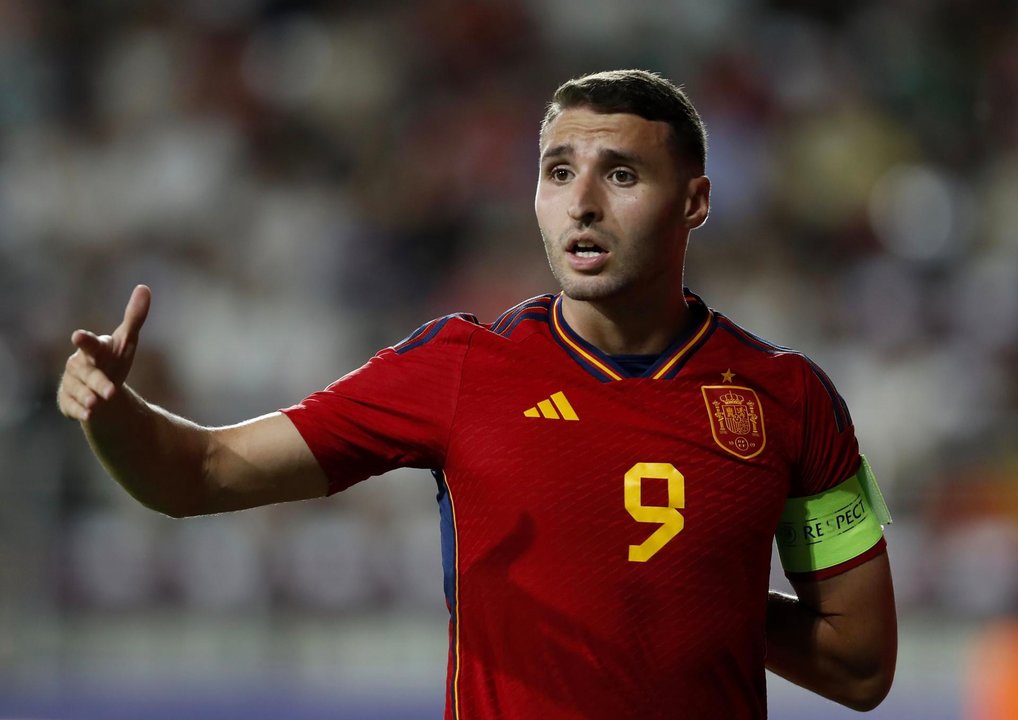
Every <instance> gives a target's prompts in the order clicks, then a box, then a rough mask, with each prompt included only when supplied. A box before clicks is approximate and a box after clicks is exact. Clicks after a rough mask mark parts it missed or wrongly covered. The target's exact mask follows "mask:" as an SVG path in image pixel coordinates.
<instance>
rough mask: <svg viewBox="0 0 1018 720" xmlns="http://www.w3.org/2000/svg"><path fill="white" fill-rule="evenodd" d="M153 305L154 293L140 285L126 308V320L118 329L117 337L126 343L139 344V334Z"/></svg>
mask: <svg viewBox="0 0 1018 720" xmlns="http://www.w3.org/2000/svg"><path fill="white" fill-rule="evenodd" d="M151 304H152V291H151V290H150V289H149V287H148V286H147V285H138V286H137V287H136V288H134V292H132V293H131V299H130V300H128V301H127V307H126V308H124V320H123V322H121V323H120V327H118V328H117V330H116V332H115V333H114V334H115V335H118V336H121V339H122V340H123V341H124V342H125V343H130V344H132V345H135V344H137V342H138V333H139V332H140V331H141V326H142V325H144V324H145V318H147V317H148V309H149V306H150V305H151Z"/></svg>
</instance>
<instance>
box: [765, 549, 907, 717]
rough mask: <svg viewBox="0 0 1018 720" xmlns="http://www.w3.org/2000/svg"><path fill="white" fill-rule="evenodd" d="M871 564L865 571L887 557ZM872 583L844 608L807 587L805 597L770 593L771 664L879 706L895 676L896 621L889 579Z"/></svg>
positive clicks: (801, 680) (833, 693) (822, 690)
mask: <svg viewBox="0 0 1018 720" xmlns="http://www.w3.org/2000/svg"><path fill="white" fill-rule="evenodd" d="M871 563H872V564H874V565H875V567H871V568H867V569H866V571H867V572H870V571H878V570H880V566H881V565H884V566H886V556H885V557H883V558H878V559H876V560H874V561H871ZM837 581H838V578H834V579H832V580H829V581H825V582H837ZM871 588H872V592H871V593H870V596H869V597H868V598H864V599H862V601H861V603H859V604H855V603H853V604H852V605H849V606H845V607H823V605H822V604H821V603H818V602H816V599H815V598H813V597H811V596H810V594H809V593H808V592H807V593H803V592H800V595H804V594H805V598H803V599H800V598H795V597H790V596H787V595H781V594H779V593H773V592H772V593H771V594H770V596H769V598H768V602H767V668H768V669H769V670H771V671H772V672H774V673H776V674H777V675H780V676H781V677H783V678H785V679H786V680H789V681H790V682H793V683H795V684H796V685H800V686H802V687H804V688H806V689H808V690H811V691H813V692H815V693H817V694H819V695H822V696H824V697H826V698H829V699H831V700H834V701H835V702H838V703H841V704H843V705H846V706H848V707H851V708H853V709H855V710H869V709H872V708H874V707H876V706H877V705H878V704H879V703H880V702H881V700H883V698H884V697H885V696H886V694H887V692H888V691H889V690H890V686H891V682H892V680H893V677H894V666H895V659H896V656H897V626H896V623H895V619H894V598H893V592H892V591H891V589H890V584H889V583H888V584H887V585H886V586H884V585H878V584H875V583H874V584H872V585H871ZM863 605H868V607H864V606H863Z"/></svg>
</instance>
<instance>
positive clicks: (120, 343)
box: [57, 285, 152, 421]
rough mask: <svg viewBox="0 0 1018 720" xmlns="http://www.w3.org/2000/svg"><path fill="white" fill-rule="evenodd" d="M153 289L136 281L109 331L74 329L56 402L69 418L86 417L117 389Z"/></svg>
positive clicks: (126, 370) (135, 346)
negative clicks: (71, 351)
mask: <svg viewBox="0 0 1018 720" xmlns="http://www.w3.org/2000/svg"><path fill="white" fill-rule="evenodd" d="M151 302H152V291H151V290H149V288H148V287H147V286H145V285H138V286H137V287H136V288H135V289H134V292H132V293H131V299H130V300H128V301H127V307H126V308H125V309H124V319H123V321H122V322H121V323H120V325H118V326H117V329H116V330H114V331H113V334H112V335H95V334H94V333H91V332H89V331H88V330H75V331H74V333H72V334H71V342H72V343H74V346H75V348H77V349H76V350H75V352H74V354H72V355H71V356H70V357H69V358H67V364H66V366H65V368H64V374H63V376H62V377H61V378H60V388H59V389H58V390H57V405H58V406H59V407H60V412H62V413H63V414H64V415H66V416H67V417H69V418H72V419H74V420H80V421H87V420H89V419H90V418H91V416H92V411H93V410H94V409H95V408H96V407H98V406H99V405H100V404H101V403H104V402H106V401H108V400H110V399H111V398H113V397H114V395H115V394H116V393H117V390H118V388H119V387H120V386H121V385H123V383H124V380H125V379H126V378H127V374H128V372H130V370H131V364H132V363H133V362H134V351H135V349H136V348H137V347H138V334H139V332H140V331H141V326H142V325H143V324H144V323H145V318H146V317H147V316H148V309H149V305H150V304H151Z"/></svg>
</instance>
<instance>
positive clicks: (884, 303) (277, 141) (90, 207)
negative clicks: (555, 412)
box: [0, 0, 1018, 674]
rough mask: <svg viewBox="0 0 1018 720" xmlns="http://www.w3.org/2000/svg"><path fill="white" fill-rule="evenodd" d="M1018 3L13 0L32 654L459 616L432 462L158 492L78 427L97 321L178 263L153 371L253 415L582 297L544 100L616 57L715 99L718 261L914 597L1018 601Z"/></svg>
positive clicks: (10, 103) (9, 245) (19, 517)
mask: <svg viewBox="0 0 1018 720" xmlns="http://www.w3.org/2000/svg"><path fill="white" fill-rule="evenodd" d="M1016 15H1018V10H1016V6H1015V5H1014V3H1013V2H1008V1H1007V0H964V1H963V0H923V1H920V0H885V1H883V2H857V3H812V2H808V1H807V0H712V2H709V3H684V2H664V1H663V0H653V1H652V0H646V1H641V2H628V3H616V2H612V1H611V0H511V1H507V2H488V1H480V0H474V1H471V0H420V1H415V2H396V1H395V0H389V1H378V0H376V1H373V2H366V1H363V0H360V1H358V0H347V1H345V2H343V1H340V2H325V1H324V0H320V1H314V0H305V1H304V2H271V1H269V0H221V1H219V2H206V1H205V0H178V1H177V2H169V1H168V0H154V1H151V2H144V3H139V2H129V1H127V0H91V1H85V0H80V1H78V2H61V3H49V2H35V1H33V0H0V458H2V463H0V674H2V673H3V672H4V670H5V669H6V670H10V668H11V667H14V666H15V665H17V664H19V663H24V662H25V660H26V657H29V659H30V658H31V656H32V654H33V653H36V652H39V651H38V650H37V648H38V647H40V645H39V644H37V642H36V640H37V639H38V638H39V637H46V638H50V639H52V638H51V636H52V635H53V632H56V631H52V628H54V627H59V626H60V625H59V622H60V621H62V620H65V619H67V618H74V617H77V616H80V615H82V614H94V613H100V614H101V613H112V612H125V611H132V612H137V613H142V614H144V613H156V612H165V611H167V610H168V609H169V610H174V609H176V610H180V609H184V610H186V611H187V612H209V613H228V614H230V615H231V616H236V615H238V614H239V615H243V614H245V613H246V614H250V615H251V616H252V617H260V618H264V617H273V616H274V614H278V613H286V612H293V611H297V612H324V613H336V614H340V615H342V614H353V615H356V614H358V613H364V612H368V611H374V610H376V609H377V608H379V607H382V608H386V607H393V608H401V609H403V610H407V611H413V610H414V609H423V610H425V611H427V610H429V609H435V608H437V609H438V611H439V612H441V569H440V566H439V563H438V514H437V509H436V506H435V505H434V500H433V495H434V490H435V488H434V482H433V480H432V479H431V477H430V475H429V474H428V473H426V472H410V471H407V472H400V473H394V474H393V475H392V476H391V477H389V478H386V479H384V480H382V481H381V482H375V481H368V482H366V483H364V484H363V485H362V486H358V487H357V488H354V489H352V490H351V491H349V492H348V493H345V494H344V495H345V496H341V497H337V498H333V499H331V500H328V501H322V502H313V503H302V504H299V505H293V506H285V507H278V508H272V509H266V510H260V511H254V512H251V513H243V514H238V515H233V516H222V517H217V518H211V519H204V520H195V521H170V520H168V519H166V518H162V517H160V516H158V515H156V514H155V513H151V512H148V511H146V510H144V509H143V508H141V507H140V506H138V505H136V504H135V503H134V502H133V500H131V499H130V498H128V497H127V496H126V494H125V493H124V492H123V491H122V490H121V489H120V488H119V487H118V486H117V485H116V484H115V483H114V482H113V481H111V480H110V479H109V478H108V477H107V476H106V475H105V473H104V472H103V471H102V469H101V468H100V467H99V466H98V464H97V463H96V462H95V460H94V459H93V458H92V457H91V455H90V453H89V452H88V449H87V446H86V444H85V441H84V439H83V438H82V436H81V433H80V431H79V429H78V427H77V426H76V424H74V423H71V422H69V421H66V420H64V419H62V418H61V417H59V415H58V413H57V411H56V408H55V403H54V399H53V398H54V395H55V383H56V381H57V379H58V378H59V374H60V372H61V370H62V365H63V362H64V359H65V358H66V356H67V355H68V354H69V353H70V351H71V346H70V343H69V335H70V333H71V331H72V330H73V329H75V328H77V327H86V328H90V329H95V330H101V331H109V330H111V329H112V328H113V327H114V326H115V324H116V323H117V322H119V318H120V313H121V312H122V308H123V305H124V303H125V302H126V300H127V297H128V296H129V294H130V290H131V288H132V287H133V285H134V284H136V283H139V282H144V283H146V284H148V285H150V286H151V288H152V290H153V307H152V312H151V314H150V316H149V322H148V324H147V325H146V327H145V328H144V330H143V334H142V345H141V351H140V353H139V356H138V360H137V362H136V367H135V370H134V374H133V375H132V379H131V383H132V385H134V386H135V387H136V388H137V389H138V390H139V391H140V392H141V393H142V394H143V395H145V396H146V397H147V398H149V399H151V400H153V401H154V402H157V403H159V404H163V405H165V406H167V407H168V408H170V409H172V410H174V411H175V412H179V413H181V414H183V415H185V416H187V417H190V418H192V419H194V420H196V421H198V422H202V423H206V424H225V423H231V422H236V421H239V420H242V419H245V418H248V417H253V416H255V415H259V414H262V413H265V412H270V411H272V410H275V409H277V408H279V407H285V406H287V405H290V404H293V403H295V402H297V401H299V400H300V399H301V398H302V397H304V396H305V395H306V394H308V393H310V392H312V391H314V390H316V389H318V388H321V387H323V386H325V385H327V384H328V383H329V382H331V381H332V380H334V379H335V378H337V377H339V376H341V375H343V374H345V373H346V372H348V371H350V370H352V369H354V368H355V367H357V366H358V365H360V364H361V363H362V362H363V361H364V360H366V359H367V358H368V357H369V356H370V355H371V354H372V353H373V352H375V351H376V350H377V349H378V348H380V347H384V346H387V345H391V344H393V343H395V342H397V341H399V340H400V339H401V338H402V337H404V336H405V335H407V334H408V333H410V332H411V331H412V330H413V329H414V328H415V327H417V326H419V325H420V324H421V323H423V322H425V321H426V320H428V319H429V318H431V317H434V316H438V315H444V314H447V313H450V312H454V311H461V310H464V311H470V312H474V313H476V314H477V315H478V316H479V317H480V319H481V320H482V321H491V320H493V319H494V318H495V317H496V316H497V314H498V313H499V312H500V311H501V310H502V309H505V308H507V307H509V306H510V305H512V304H515V303H516V302H517V301H519V300H521V299H524V298H526V297H529V296H531V295H535V294H538V293H541V292H549V291H554V290H555V289H556V288H555V285H554V281H553V279H552V278H551V275H550V273H549V272H548V270H547V267H546V262H545V259H544V256H543V251H542V249H541V246H540V238H539V235H538V232H537V227H536V223H535V221H534V219H533V211H532V197H533V191H534V183H535V180H536V172H537V130H538V124H539V121H540V118H541V116H542V115H543V111H544V104H545V103H546V102H547V99H548V97H549V96H550V95H551V93H552V92H553V91H554V89H555V87H556V86H557V85H558V84H559V83H560V82H561V81H563V80H565V79H567V78H569V77H572V76H575V75H578V74H580V73H583V72H587V71H593V70H599V69H607V68H612V67H643V68H647V69H652V70H657V71H659V72H661V73H662V74H663V75H665V76H666V77H669V78H671V79H673V80H675V81H677V82H679V83H681V84H683V85H684V87H685V88H686V90H687V92H688V93H689V94H690V96H691V97H692V99H693V101H694V103H695V104H696V105H697V107H698V108H699V109H700V111H701V113H702V115H703V117H704V120H705V122H706V125H707V129H708V133H709V137H710V147H709V152H708V162H707V165H708V174H709V175H710V177H711V179H712V182H713V194H712V201H713V202H712V212H711V217H710V220H709V221H708V223H707V225H706V226H705V227H704V228H703V229H701V230H699V231H697V232H696V233H694V235H693V240H692V245H691V249H690V254H689V259H688V266H687V275H686V282H687V284H688V285H689V286H690V287H691V288H692V289H693V290H694V291H696V292H698V293H699V294H700V295H702V296H703V297H704V299H705V300H706V301H707V302H708V304H710V305H712V306H713V307H715V308H717V309H719V310H721V311H722V312H724V313H725V314H726V315H728V316H729V317H731V318H733V319H734V320H735V321H736V322H739V323H740V324H743V325H745V326H747V327H748V328H750V329H752V330H753V331H754V332H757V333H758V334H760V335H763V336H764V337H767V338H768V339H770V340H772V341H774V342H777V343H779V344H782V345H789V346H793V347H796V348H798V349H801V350H803V351H804V352H806V353H807V354H808V355H810V356H811V357H812V358H813V359H815V360H816V361H817V362H819V363H820V364H821V365H822V366H823V367H824V368H825V369H826V370H827V371H828V373H829V375H831V377H832V378H833V380H834V381H835V383H836V384H837V385H838V387H839V389H840V391H841V393H842V395H843V396H844V397H845V398H846V400H847V402H848V404H849V407H850V408H851V410H852V413H853V417H854V420H855V422H856V425H857V431H858V435H859V437H860V442H861V445H862V447H863V450H864V452H865V453H866V454H867V456H868V457H869V459H870V461H871V463H872V465H873V466H874V468H875V469H876V471H877V474H878V477H879V478H880V480H881V483H882V487H883V489H884V492H885V495H886V496H887V499H888V502H889V504H890V505H891V508H892V512H893V513H894V515H895V518H896V522H895V525H894V526H893V527H892V528H891V529H890V530H889V532H888V537H889V545H890V547H891V553H892V562H893V566H894V571H895V579H896V585H897V590H898V595H899V602H900V605H901V608H902V612H903V613H909V612H923V613H934V614H938V613H939V614H943V615H945V616H948V615H950V616H952V617H962V618H975V619H982V618H989V617H995V616H1004V615H1007V614H1009V613H1011V612H1013V611H1015V610H1016V609H1018V422H1016V420H1018V381H1016V380H1018V375H1016V373H1015V365H1016V363H1018V29H1016V28H1018V22H1016V21H1018V17H1016ZM33 628H35V629H33ZM39 628H48V630H45V631H44V630H40V629H39ZM54 642H56V645H59V642H58V641H54ZM44 645H45V643H44Z"/></svg>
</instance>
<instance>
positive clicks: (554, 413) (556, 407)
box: [523, 391, 580, 420]
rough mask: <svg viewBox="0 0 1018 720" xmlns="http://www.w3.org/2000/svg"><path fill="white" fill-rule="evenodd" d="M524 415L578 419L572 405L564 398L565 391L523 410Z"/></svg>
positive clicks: (553, 418)
mask: <svg viewBox="0 0 1018 720" xmlns="http://www.w3.org/2000/svg"><path fill="white" fill-rule="evenodd" d="M523 415H524V417H528V418H545V419H546V420H579V419H580V418H579V417H578V416H577V415H576V411H575V410H573V406H572V405H570V404H569V401H568V400H566V396H565V393H563V392H561V391H560V392H557V393H555V394H554V395H552V396H551V397H550V398H548V399H547V400H542V401H541V402H539V403H537V405H535V406H534V407H532V408H529V409H527V410H524V411H523Z"/></svg>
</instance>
